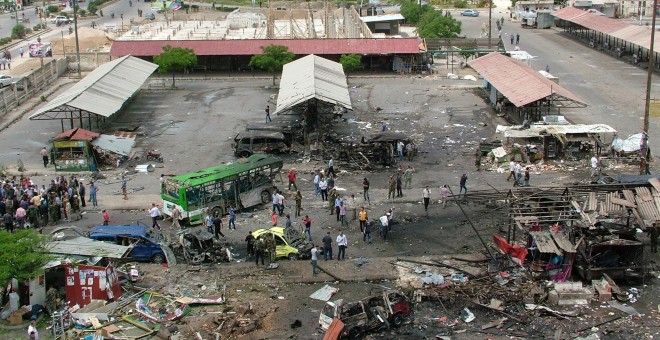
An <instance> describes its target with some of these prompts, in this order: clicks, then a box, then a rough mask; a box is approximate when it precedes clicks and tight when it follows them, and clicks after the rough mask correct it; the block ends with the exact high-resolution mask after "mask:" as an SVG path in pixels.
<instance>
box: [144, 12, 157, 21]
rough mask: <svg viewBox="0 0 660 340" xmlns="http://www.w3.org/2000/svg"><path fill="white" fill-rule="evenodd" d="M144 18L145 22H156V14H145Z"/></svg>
mask: <svg viewBox="0 0 660 340" xmlns="http://www.w3.org/2000/svg"><path fill="white" fill-rule="evenodd" d="M144 18H145V19H147V20H156V14H153V13H147V14H145V15H144Z"/></svg>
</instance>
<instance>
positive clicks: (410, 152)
mask: <svg viewBox="0 0 660 340" xmlns="http://www.w3.org/2000/svg"><path fill="white" fill-rule="evenodd" d="M406 156H408V162H412V161H413V157H414V156H415V142H413V141H410V143H408V144H407V145H406Z"/></svg>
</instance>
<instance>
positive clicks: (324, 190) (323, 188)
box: [319, 176, 328, 201]
mask: <svg viewBox="0 0 660 340" xmlns="http://www.w3.org/2000/svg"><path fill="white" fill-rule="evenodd" d="M319 191H320V192H321V201H327V200H328V182H327V181H326V180H325V178H323V176H321V179H320V180H319Z"/></svg>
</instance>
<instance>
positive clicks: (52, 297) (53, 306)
mask: <svg viewBox="0 0 660 340" xmlns="http://www.w3.org/2000/svg"><path fill="white" fill-rule="evenodd" d="M57 300H58V296H57V289H55V287H50V288H49V289H48V291H47V292H46V309H48V313H50V314H53V313H55V312H56V311H57Z"/></svg>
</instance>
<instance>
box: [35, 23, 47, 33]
mask: <svg viewBox="0 0 660 340" xmlns="http://www.w3.org/2000/svg"><path fill="white" fill-rule="evenodd" d="M43 29H46V24H41V23H40V24H36V25H34V27H32V30H33V31H38V30H43Z"/></svg>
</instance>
